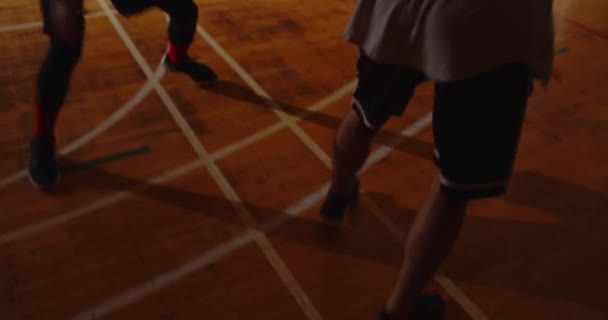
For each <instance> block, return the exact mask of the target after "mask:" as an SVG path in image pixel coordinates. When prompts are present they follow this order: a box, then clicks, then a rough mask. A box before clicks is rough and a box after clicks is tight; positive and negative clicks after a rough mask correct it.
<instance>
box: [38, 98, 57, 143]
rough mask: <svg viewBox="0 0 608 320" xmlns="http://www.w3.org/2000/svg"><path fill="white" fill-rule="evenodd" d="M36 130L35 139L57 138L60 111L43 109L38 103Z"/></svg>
mask: <svg viewBox="0 0 608 320" xmlns="http://www.w3.org/2000/svg"><path fill="white" fill-rule="evenodd" d="M35 110H36V128H35V129H34V138H37V137H42V136H44V137H51V138H54V137H55V122H56V120H57V114H58V111H56V110H46V109H41V108H40V106H39V104H38V103H36V108H35Z"/></svg>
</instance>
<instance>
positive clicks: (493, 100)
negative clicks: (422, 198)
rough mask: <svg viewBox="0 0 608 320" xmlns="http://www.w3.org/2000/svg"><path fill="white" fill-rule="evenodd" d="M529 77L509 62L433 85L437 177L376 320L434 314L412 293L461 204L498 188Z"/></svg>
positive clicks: (434, 307) (502, 186) (508, 164)
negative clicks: (393, 286) (423, 306)
mask: <svg viewBox="0 0 608 320" xmlns="http://www.w3.org/2000/svg"><path fill="white" fill-rule="evenodd" d="M529 76H530V75H529V70H528V68H527V67H526V66H525V65H522V64H512V65H506V66H503V67H501V68H498V69H497V70H494V71H492V72H489V73H487V74H484V75H481V76H478V77H475V78H472V79H468V80H462V81H456V82H453V83H444V84H441V83H440V84H437V86H436V96H435V108H434V112H433V131H434V136H435V143H436V153H435V157H436V159H435V160H436V163H437V167H438V174H437V177H436V179H435V182H434V184H433V186H432V189H431V191H430V193H429V195H428V197H427V200H426V202H425V203H424V205H423V207H422V208H421V209H420V212H419V214H418V216H417V217H416V219H415V221H414V224H413V225H412V228H411V230H410V232H409V233H408V238H407V240H406V245H405V249H404V260H403V264H402V266H401V272H400V275H399V278H398V281H397V284H396V286H395V288H394V290H393V293H392V295H391V296H390V298H389V300H388V302H387V305H386V307H385V310H384V311H383V313H382V319H383V320H389V319H393V320H404V319H429V320H432V319H440V318H441V317H442V313H443V306H442V303H441V300H440V299H439V298H438V297H435V298H433V297H432V296H425V297H424V298H426V299H427V301H426V302H427V303H426V308H421V307H420V305H419V303H421V301H423V300H421V296H420V293H421V291H422V290H423V289H424V287H425V285H426V284H427V283H428V281H429V280H430V279H431V277H432V276H433V274H434V273H435V272H436V271H437V269H438V268H439V266H440V264H441V263H442V262H443V260H444V259H445V257H446V256H447V254H448V253H449V252H450V250H451V248H452V246H453V244H454V243H455V241H456V239H457V237H458V234H459V232H460V229H461V226H462V223H463V220H464V217H465V212H466V208H467V206H468V203H469V201H470V200H472V199H476V198H484V197H495V196H499V195H501V194H503V193H504V192H505V191H506V189H507V183H508V180H509V177H510V174H511V170H512V166H513V162H514V159H515V155H516V151H517V145H518V142H519V136H520V131H521V127H522V123H523V120H524V114H525V110H526V104H527V99H528V96H529V93H530V80H529ZM429 299H430V300H429ZM416 304H418V305H416Z"/></svg>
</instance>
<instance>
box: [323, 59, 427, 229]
mask: <svg viewBox="0 0 608 320" xmlns="http://www.w3.org/2000/svg"><path fill="white" fill-rule="evenodd" d="M357 71H358V84H357V88H356V89H355V92H354V94H353V105H352V109H351V110H350V111H349V112H348V114H347V115H346V117H345V118H344V120H343V121H342V123H341V124H340V127H339V128H338V132H337V134H336V137H335V140H334V154H333V171H332V180H331V186H330V190H329V193H328V195H327V198H326V199H325V202H324V203H323V205H322V207H321V214H322V216H323V217H324V218H326V219H328V220H340V219H342V217H343V216H344V211H345V209H346V208H347V207H348V205H349V203H350V202H352V201H353V200H356V197H357V195H358V186H359V183H358V180H357V178H356V175H357V173H358V172H359V170H360V169H361V168H362V167H363V165H364V164H365V160H366V159H367V157H368V155H369V150H370V147H371V144H372V141H373V139H374V137H375V136H376V132H377V130H378V129H380V128H381V127H382V126H383V125H384V123H385V122H386V121H387V120H388V119H389V118H390V117H391V116H398V115H401V114H402V113H403V112H404V110H405V107H406V105H407V104H408V102H409V100H410V98H411V97H412V95H413V93H414V90H415V88H416V86H417V85H418V84H419V83H420V82H421V81H423V80H424V79H423V76H422V75H421V74H420V73H418V72H416V71H414V70H411V69H408V68H404V67H401V66H397V65H390V64H381V63H377V62H374V61H372V60H371V59H370V58H368V57H367V56H366V55H365V54H364V53H363V52H361V53H360V57H359V60H358V62H357Z"/></svg>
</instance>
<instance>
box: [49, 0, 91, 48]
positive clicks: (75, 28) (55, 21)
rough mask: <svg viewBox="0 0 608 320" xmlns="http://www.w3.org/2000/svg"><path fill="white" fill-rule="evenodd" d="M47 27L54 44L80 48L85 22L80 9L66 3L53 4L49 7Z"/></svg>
mask: <svg viewBox="0 0 608 320" xmlns="http://www.w3.org/2000/svg"><path fill="white" fill-rule="evenodd" d="M49 10H50V12H49V17H48V18H49V21H48V23H49V25H48V26H45V28H48V29H49V31H50V35H51V37H52V38H53V40H54V42H56V43H60V44H63V45H66V46H68V45H69V46H72V47H79V46H82V43H83V40H84V27H85V21H84V16H83V14H84V13H83V11H82V8H81V7H80V6H78V5H74V4H71V3H68V2H66V1H63V2H62V1H57V2H54V3H53V5H52V6H50V7H49Z"/></svg>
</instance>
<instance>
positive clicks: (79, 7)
mask: <svg viewBox="0 0 608 320" xmlns="http://www.w3.org/2000/svg"><path fill="white" fill-rule="evenodd" d="M40 8H41V11H42V15H43V20H44V31H45V33H46V34H48V35H49V46H48V50H47V54H46V57H45V59H44V62H43V63H42V65H41V67H40V70H39V72H38V79H37V83H36V101H35V103H36V106H35V108H36V127H35V131H34V134H33V139H32V141H31V142H30V157H31V160H30V165H29V177H30V181H31V182H32V184H33V185H34V186H36V187H38V188H40V189H48V188H52V187H54V186H55V185H57V184H58V182H59V178H60V177H59V171H58V169H57V165H56V162H55V136H54V134H55V132H54V131H55V122H56V120H57V117H58V115H59V111H60V109H61V107H62V105H63V102H64V100H65V96H66V94H67V91H68V87H69V83H70V78H71V75H72V71H73V70H74V67H75V66H76V64H77V63H78V60H79V59H80V54H81V51H82V45H83V37H84V17H83V3H82V0H41V1H40Z"/></svg>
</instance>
